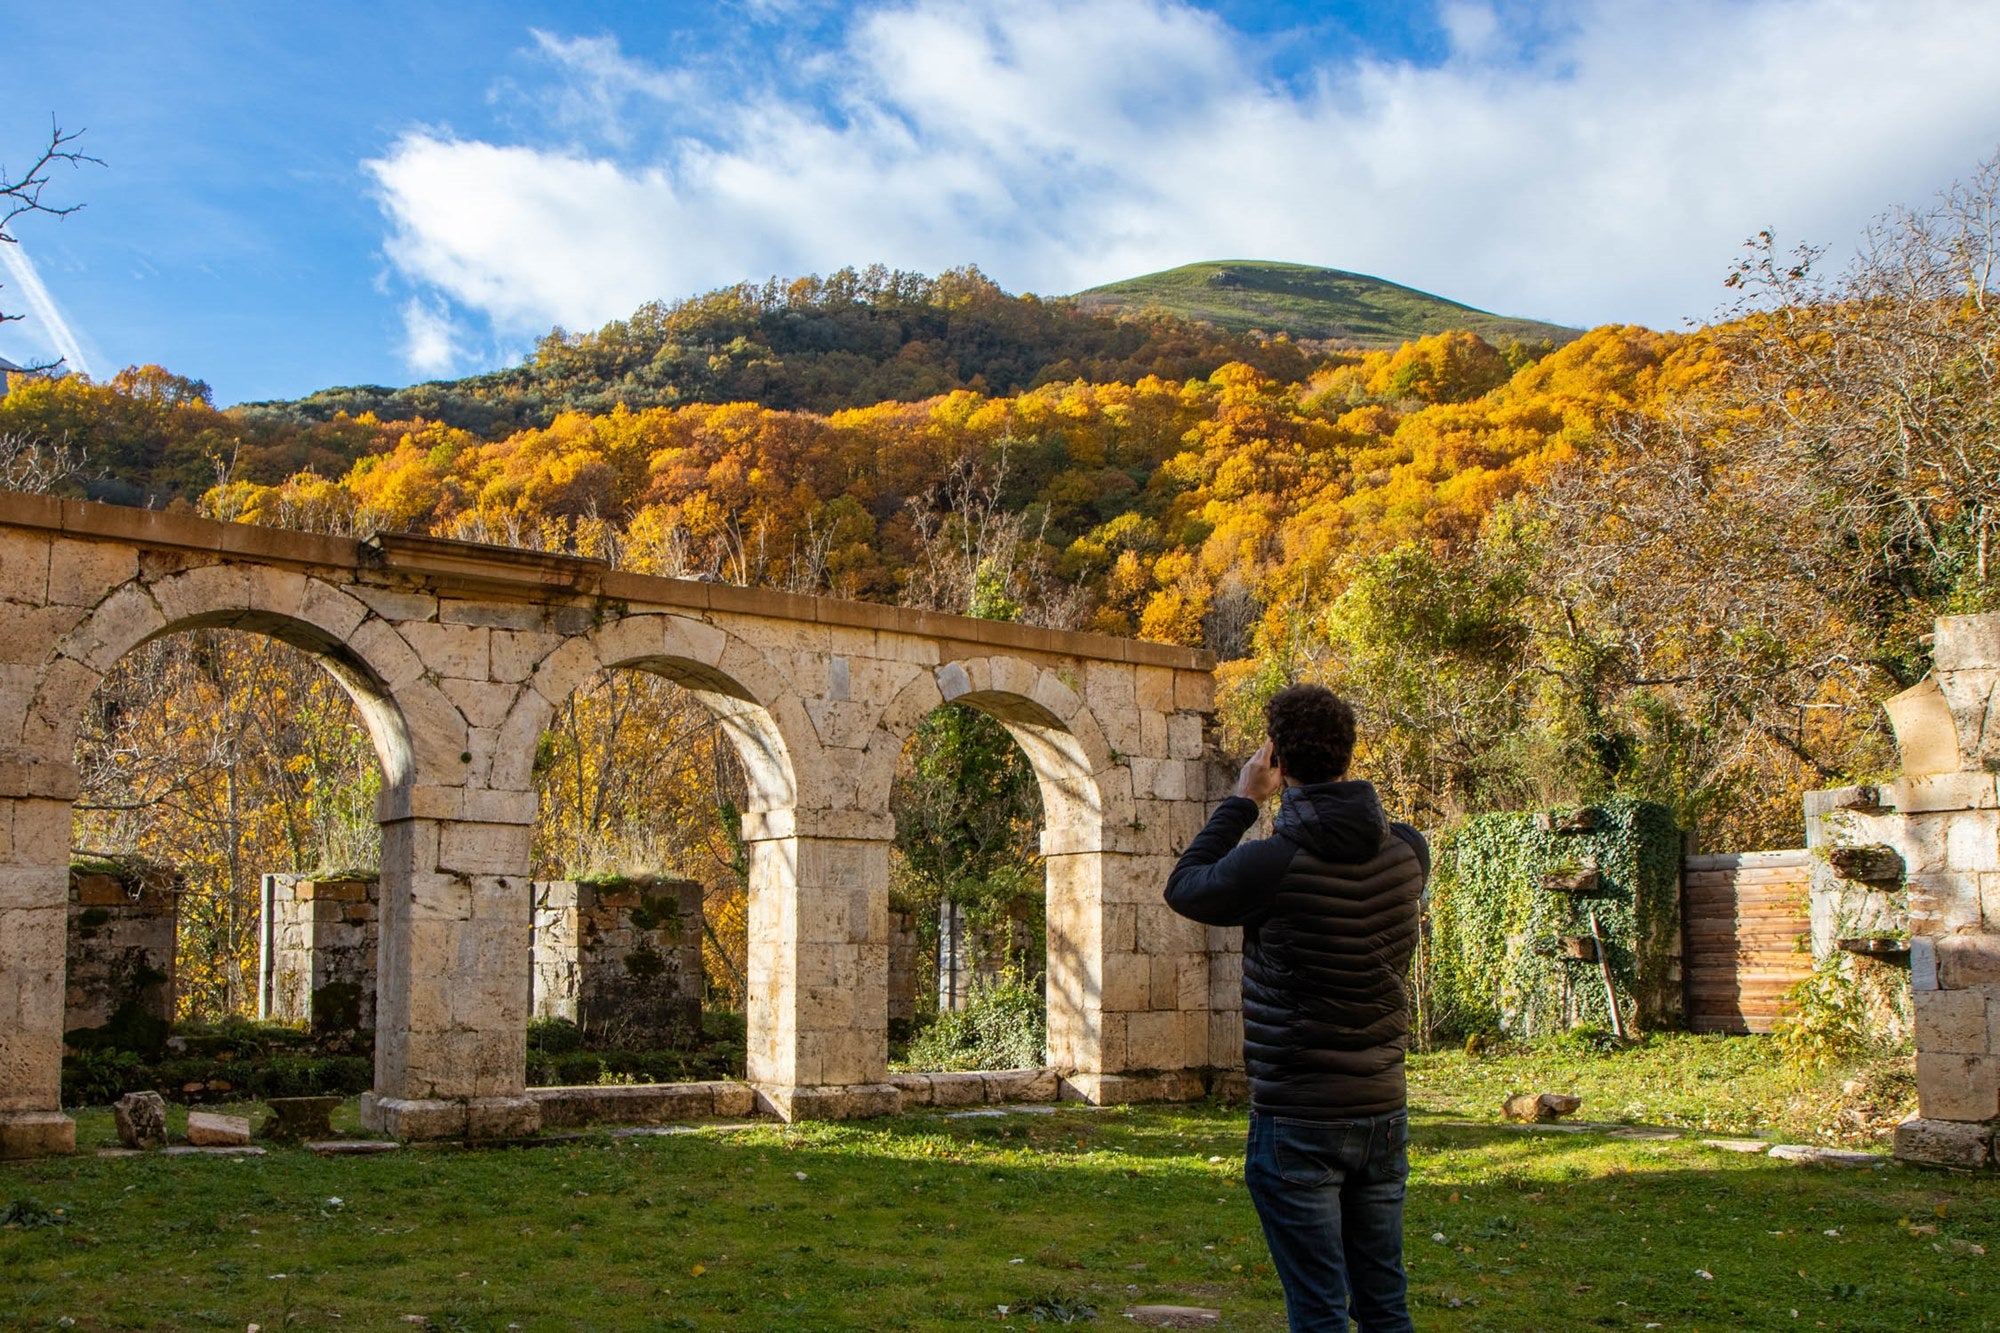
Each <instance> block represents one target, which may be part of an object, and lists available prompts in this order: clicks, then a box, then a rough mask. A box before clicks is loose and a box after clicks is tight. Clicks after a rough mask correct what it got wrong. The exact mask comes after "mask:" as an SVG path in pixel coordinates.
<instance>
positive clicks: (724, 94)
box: [368, 0, 2000, 337]
mask: <svg viewBox="0 0 2000 1333" xmlns="http://www.w3.org/2000/svg"><path fill="white" fill-rule="evenodd" d="M1551 14H1553V15H1554V17H1550V15H1551ZM1439 22H1440V26H1441V27H1442V28H1443V29H1444V30H1445V33H1446V36H1447V39H1448V42H1449V46H1450V55H1449V58H1448V59H1446V60H1445V61H1444V62H1443V63H1441V64H1438V65H1434V66H1416V65H1411V64H1405V63H1396V62H1389V61H1384V60H1381V59H1378V58H1374V57H1371V56H1370V55H1369V53H1367V52H1365V51H1360V50H1341V49H1326V50H1322V51H1318V52H1315V53H1312V54H1313V58H1312V60H1311V61H1310V62H1309V64H1310V74H1309V76H1308V77H1307V78H1306V79H1304V80H1303V81H1301V80H1298V79H1293V80H1291V81H1289V82H1280V81H1279V80H1277V79H1276V78H1275V77H1274V76H1273V75H1272V73H1271V71H1270V70H1269V69H1268V68H1267V67H1266V66H1264V65H1263V64H1262V63H1261V57H1260V56H1259V55H1258V51H1257V48H1256V46H1255V44H1253V43H1252V42H1250V41H1249V40H1248V39H1246V38H1244V37H1242V36H1241V35H1240V34H1237V33H1235V32H1232V31H1231V30H1230V29H1229V28H1228V27H1227V26H1226V25H1225V24H1223V22H1222V21H1221V20H1220V19H1218V18H1217V17H1215V16H1214V15H1212V14H1210V13H1207V12H1205V11H1203V10H1200V9H1198V8H1194V7H1192V6H1189V5H1186V4H1182V3H1177V2H1176V0H1081V2H1064V0H910V2H908V3H900V4H893V5H886V6H878V7H875V8H871V9H868V10H865V11H864V12H862V13H860V14H858V15H857V16H856V17H855V18H854V19H853V20H852V21H851V22H850V24H849V27H848V30H847V37H846V41H845V43H844V45H842V46H841V47H840V48H838V49H837V50H834V51H830V52H820V53H817V54H809V55H802V56H797V57H787V59H789V60H790V63H789V64H787V65H784V66H783V67H780V68H774V69H771V70H769V71H766V75H767V77H766V78H764V79H763V80H762V81H761V82H760V83H759V84H758V85H757V86H751V87H746V86H741V85H738V86H734V87H721V86H715V85H714V84H713V82H712V81H711V79H710V78H709V76H707V75H705V74H704V73H703V72H702V70H700V69H699V68H697V67H696V66H694V65H692V64H686V63H683V64H667V65H651V64H647V63H645V62H643V61H639V60H637V59H635V58H634V57H632V56H630V55H628V54H627V53H625V52H623V51H621V50H620V49H618V48H617V47H616V45H615V44H613V43H612V42H610V41H609V40H606V39H596V38H592V39H578V40H565V39H561V38H556V37H550V36H546V35H538V37H537V40H538V42H539V43H540V46H541V50H542V52H543V54H544V55H545V56H546V57H548V59H549V60H550V61H551V63H552V65H553V68H554V71H555V80H556V82H555V92H554V94H553V96H555V97H556V98H557V99H558V102H557V105H559V106H562V107H566V108H568V110H567V111H566V112H564V114H563V116H562V117H559V119H563V120H564V121H565V123H566V124H567V125H569V126H570V127H571V128H576V127H578V126H583V125H588V126H589V127H590V128H591V132H592V133H593V135H594V137H595V138H596V139H597V140H598V141H599V142H600V147H598V148H595V149H585V148H583V147H579V146H577V145H576V144H574V143H570V144H565V145H562V146H559V147H549V146H545V145H541V144H537V143H531V142H519V143H513V144H501V143H487V142H480V141H476V140H468V139H461V138H456V137H453V136H451V135H448V134H444V133H440V132H435V131H428V130H413V131H411V132H409V133H407V134H405V135H404V136H403V137H402V138H400V139H399V140H397V142H396V143H395V144H394V145H393V146H392V147H391V148H390V150H389V151H388V152H387V153H386V154H385V155H384V156H383V157H382V158H381V159H379V160H377V161H375V162H371V163H369V164H368V167H369V170H370V171H371V172H372V173H373V175H374V178H375V180H376V182H377V185H378V187H379V191H380V195H381V200H382V206H383V208H384V210H385V212H386V214H387V216H388V218H389V220H390V224H391V232H390V237H389V240H388V242H387V249H388V253H389V255H390V257H391V259H392V261H393V262H394V264H395V265H396V267H397V268H398V269H399V270H400V271H401V273H402V274H403V275H404V276H405V277H406V278H407V279H408V280H410V281H411V282H412V283H414V284H416V285H417V286H418V287H419V288H420V289H423V290H425V291H427V292H430V293H434V294H437V295H441V296H443V297H446V298H449V300H451V301H453V302H455V303H457V304H458V305H459V306H460V307H462V308H464V309H466V310H469V311H475V312H478V313H479V314H481V315H483V316H485V317H486V318H487V319H489V320H490V321H492V323H493V325H494V328H495V331H496V332H497V333H499V334H500V335H502V336H506V337H519V336H521V335H524V334H531V333H534V332H538V331H540V330H542V329H545V328H546V327H547V326H548V325H550V324H551V323H562V324H566V325H569V326H572V327H589V326H594V325H596V324H598V323H601V322H602V321H604V320H606V319H609V318H613V317H616V316H621V315H624V314H627V313H629V312H630V311H631V310H632V309H633V308H634V307H635V306H637V305H638V304H639V303H640V302H641V301H644V300H648V299H653V298H660V297H666V298H671V297H675V296H680V295H685V294H689V293H692V292H695V291H699V290H703V289H706V288H709V287H713V286H718V285H721V284H724V283H728V282H734V281H737V280H739V279H743V278H754V277H758V276H762V275H766V274H771V273H779V274H794V273H800V272H804V271H808V270H819V271H825V270H827V269H831V268H835V267H839V266H840V265H843V264H850V263H852V264H865V263H868V262H871V261H875V260H880V261H883V262H886V263H889V264H892V265H897V266H901V267H905V268H919V269H924V270H928V271H936V270H938V269H941V268H945V267H950V266H954V265H958V264H963V263H966V262H977V263H979V264H980V265H981V266H982V267H984V268H985V269H986V270H987V271H988V272H989V273H991V274H992V275H994V276H995V277H996V278H997V279H999V280H1000V281H1001V282H1002V283H1003V284H1005V285H1007V286H1009V287H1011V288H1015V289H1025V290H1035V291H1042V292H1065V291H1072V290H1076V289H1078V288H1081V287H1084V286H1088V285H1091V284H1093V283H1097V282H1104V281H1109V280H1112V279H1115V278H1119V277H1125V276H1130V275H1132V274H1136V273H1142V272H1146V271H1149V270H1153V269H1159V268H1165V267H1170V266H1172V265H1175V264H1180V263H1186V262H1188V261H1191V260H1196V259H1212V258H1271V259H1291V260H1299V261H1304V262H1310V263H1320V264H1326V265H1329V266H1333V267H1339V268H1349V269H1355V270H1359V271H1362V272H1369V273H1375V274H1378V275H1380V276H1383V277H1387V278H1391V279H1394V280H1396V281H1399V282H1406V283H1409V284H1411V285H1413V286H1418V287H1423V288H1426V289H1428V290H1431V291H1436V292H1439V293H1441V294H1444V295H1447V296H1451V297H1453V298H1455V299H1459V300H1463V301H1467V302H1470V303H1472V304H1474V305H1480V306H1484V307H1487V308H1489V309H1496V310H1501V311H1504V312H1507V313H1510V314H1525V315H1538V316H1542V317H1545V318H1553V319H1559V320H1563V321H1565V322H1569V323H1577V324H1591V323H1598V322H1603V321H1612V320H1630V321H1637V322H1644V323H1650V324H1654V325H1656V326H1664V327H1670V326H1674V325H1677V324H1678V323H1679V322H1680V321H1681V320H1683V319H1685V318H1689V317H1694V318H1699V317H1702V316H1704V315H1706V314H1708V313H1709V312H1710V311H1711V310H1712V308H1713V307H1714V305H1715V303H1716V300H1717V298H1718V297H1719V296H1720V295H1721V290H1720V287H1719V279H1720V276H1721V275H1722V273H1723V272H1724V270H1725V269H1726V267H1727V265H1728V263H1729V262H1730V260H1731V259H1732V257H1733V256H1734V254H1735V249H1736V246H1737V244H1738V243H1739V242H1740V241H1741V240H1742V239H1743V238H1744V237H1745V236H1747V235H1749V234H1751V233H1752V232H1754V231H1756V230H1757V229H1759V228H1761V227H1765V226H1774V227H1776V228H1777V229H1778V230H1779V232H1780V234H1781V236H1782V237H1783V238H1784V239H1786V240H1787V241H1790V240H1804V239H1810V240H1815V241H1820V242H1828V243H1832V244H1834V245H1835V246H1837V247H1838V246H1843V245H1846V244H1849V243H1851V242H1852V241H1853V239H1854V238H1855V236H1856V234H1857V233H1858V230H1859V228H1860V226H1861V224H1862V223H1863V222H1865V221H1866V219H1867V218H1869V217H1870V216H1872V215H1873V214H1875V213H1877V212H1880V211H1881V210H1882V209H1884V208H1886V207H1888V206H1890V205H1892V204H1896V203H1905V202H1909V203H1915V202H1921V201H1922V200H1924V199H1925V198H1927V197H1928V196H1929V195H1930V193H1931V192H1932V191H1934V190H1935V189H1937V188H1938V187H1940V186H1942V185H1943V184H1945V183H1946V182H1948V181H1949V180H1950V179H1952V178H1953V177H1954V176H1957V175H1960V174H1963V173H1964V172H1965V171H1967V170H1968V169H1969V168H1970V167H1971V166H1972V164H1973V163H1974V162H1975V161H1976V160H1978V159H1979V158H1981V157H1983V156H1984V155H1985V154H1986V153H1987V152H1989V151H1991V149H1992V148H1993V146H1994V143H1995V142H1996V140H2000V81H1996V80H1993V79H1991V78H1990V77H1989V76H1988V74H1987V72H1986V71H1985V69H1984V68H1983V66H1981V65H1980V63H1979V62H1978V61H1976V60H1969V59H1967V53H1968V52H1972V51H1981V50H1993V49H2000V6H1987V5H1964V4H1959V3H1955V2H1954V0H1874V2H1873V3H1871V2H1869V0H1678V2H1675V0H1576V2H1575V3H1572V4H1569V5H1566V6H1563V7H1559V8H1555V9H1553V10H1542V11H1539V12H1538V13H1537V14H1536V15H1535V16H1534V17H1533V19H1532V22H1533V24H1534V25H1535V26H1533V27H1532V29H1530V28H1527V27H1524V26H1522V25H1523V22H1524V20H1523V17H1522V11H1519V10H1518V8H1516V9H1515V10H1513V11H1511V12H1510V9H1509V8H1508V7H1507V6H1504V5H1502V6H1498V7H1496V6H1494V5H1491V4H1481V3H1452V4H1450V5H1449V6H1447V7H1445V8H1443V9H1441V10H1440V12H1439ZM1524 52H1525V53H1527V54H1523V53H1524ZM564 99H566V100H564ZM724 108H726V109H729V110H728V111H727V112H726V113H725V112H723V111H721V110H719V109H724Z"/></svg>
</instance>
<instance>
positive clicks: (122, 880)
mask: <svg viewBox="0 0 2000 1333" xmlns="http://www.w3.org/2000/svg"><path fill="white" fill-rule="evenodd" d="M184 887H185V885H184V883H183V882H182V880H181V877H180V876H179V875H177V874H175V873H174V872H173V871H171V870H168V869H166V868H164V867H160V866H147V865H132V866H127V867H123V868H120V869H118V870H116V871H113V870H110V869H108V868H106V869H98V868H95V867H92V868H85V867H82V866H73V867H71V869H70V872H69V946H68V970H67V976H68V988H67V992H66V994H65V996H64V1002H63V1031H64V1032H74V1031H76V1030H77V1029H78V1028H95V1027H102V1026H103V1025H104V1024H106V1023H108V1022H110V1021H111V1018H112V1016H113V1015H114V1014H116V1013H117V1012H118V1011H119V1010H120V1009H121V1008H124V1007H125V1006H126V1005H128V1004H129V1005H136V1006H137V1008H138V1011H139V1012H140V1013H142V1014H144V1015H146V1016H148V1017H151V1018H156V1019H159V1020H160V1021H162V1022H172V1021H173V1017H174V956H175V939H174V928H175V926H176V924H177V923H178V917H179V900H180V893H181V890H182V889H183V888H184Z"/></svg>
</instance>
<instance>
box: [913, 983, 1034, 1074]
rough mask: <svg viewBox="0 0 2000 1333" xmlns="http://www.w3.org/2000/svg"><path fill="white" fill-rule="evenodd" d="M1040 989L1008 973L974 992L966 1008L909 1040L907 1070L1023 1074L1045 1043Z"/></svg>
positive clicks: (943, 1017)
mask: <svg viewBox="0 0 2000 1333" xmlns="http://www.w3.org/2000/svg"><path fill="white" fill-rule="evenodd" d="M1045 1015H1046V1005H1045V1002H1044V1001H1043V999H1042V991H1041V987H1040V986H1038V985H1031V984H1029V983H1028V982H1027V981H1025V980H1023V979H1022V977H1021V976H1020V974H1018V973H1014V972H1009V973H1006V974H1004V975H1002V976H1001V977H1000V978H999V979H998V980H996V981H993V982H991V983H989V984H987V985H983V986H975V987H974V988H973V991H972V994H971V996H970V997H969V998H968V999H967V1001H966V1005H965V1008H963V1009H955V1010H947V1011H945V1012H943V1013H941V1014H939V1015H938V1016H937V1020H936V1021H935V1022H934V1023H932V1024H931V1025H930V1026H929V1027H927V1028H925V1029H924V1030H923V1031H921V1032H919V1033H917V1035H916V1036H915V1037H913V1038H911V1040H910V1046H909V1051H908V1054H907V1056H906V1058H905V1060H904V1063H905V1065H907V1066H908V1067H909V1068H911V1069H929V1070H940V1071H945V1070H964V1069H1026V1068H1033V1067H1035V1066H1038V1065H1040V1064H1042V1062H1043V1058H1044V1056H1043V1047H1044V1045H1045V1044H1046V1042H1047V1040H1048V1030H1047V1026H1046V1017H1045Z"/></svg>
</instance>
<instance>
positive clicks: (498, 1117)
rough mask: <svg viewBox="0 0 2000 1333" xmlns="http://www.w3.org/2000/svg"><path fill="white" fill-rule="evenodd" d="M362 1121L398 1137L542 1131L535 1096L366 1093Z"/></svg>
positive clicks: (490, 1136)
mask: <svg viewBox="0 0 2000 1333" xmlns="http://www.w3.org/2000/svg"><path fill="white" fill-rule="evenodd" d="M361 1123H362V1124H363V1125H365V1126H366V1127H368V1128H369V1129H371V1130H374V1131H375V1132H376V1133H378V1134H387V1135H389V1136H390V1137H391V1138H396V1139H405V1140H409V1139H518V1138H526V1137H529V1136H530V1135H533V1134H537V1133H539V1132H540V1131H541V1128H542V1109H541V1106H540V1104H539V1103H537V1102H536V1101H535V1100H534V1099H533V1098H532V1097H526V1096H522V1097H471V1098H465V1099H462V1100H456V1101H431V1100H427V1099H418V1098H414V1097H379V1096H377V1095H376V1094H374V1093H372V1092H364V1093H362V1094H361Z"/></svg>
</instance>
